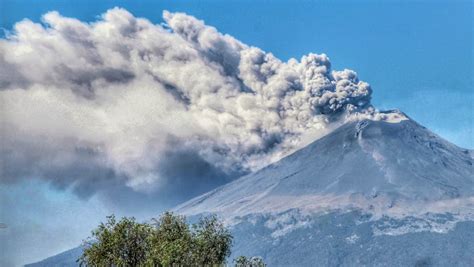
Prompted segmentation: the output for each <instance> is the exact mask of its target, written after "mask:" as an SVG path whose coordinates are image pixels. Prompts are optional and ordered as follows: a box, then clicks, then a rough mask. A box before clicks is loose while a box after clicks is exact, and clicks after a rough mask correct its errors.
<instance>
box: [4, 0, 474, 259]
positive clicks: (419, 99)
mask: <svg viewBox="0 0 474 267" xmlns="http://www.w3.org/2000/svg"><path fill="white" fill-rule="evenodd" d="M472 5H473V4H472V2H471V1H445V2H441V1H435V2H431V1H416V2H408V1H386V2H383V1H362V2H357V3H354V2H353V1H350V2H349V1H294V2H290V1H271V2H270V1H230V2H228V1H226V2H225V3H224V1H194V2H192V3H188V2H184V1H59V0H42V1H36V0H29V1H22V0H18V1H9V0H1V2H0V16H1V21H0V23H1V25H0V26H1V27H2V28H4V29H6V30H9V29H11V27H12V25H13V24H14V23H15V22H17V21H20V20H22V19H24V18H28V19H30V20H33V21H39V19H40V17H41V15H42V14H44V13H46V12H47V11H51V10H57V11H59V12H60V13H61V14H62V15H63V16H69V17H75V18H78V19H80V20H85V21H94V20H96V19H97V17H98V16H99V15H100V14H102V13H103V12H105V11H106V10H107V9H109V8H112V7H115V6H119V7H124V8H126V9H127V10H129V11H130V12H131V13H133V14H134V15H135V16H138V17H145V18H147V19H149V20H151V21H153V22H155V23H161V22H162V19H161V16H162V11H163V10H165V9H166V10H170V11H179V12H186V13H188V14H190V15H193V16H195V17H197V18H199V19H203V20H204V21H205V22H206V23H207V24H208V25H212V26H215V27H216V28H217V29H218V30H219V31H220V32H223V33H228V34H230V35H232V36H234V37H236V38H237V39H239V40H241V41H243V42H244V43H247V44H249V45H253V46H257V47H259V48H261V49H263V50H265V51H268V52H272V53H273V54H275V55H276V56H277V57H278V58H280V59H283V60H286V59H289V58H291V57H295V58H300V57H301V56H302V55H305V54H307V53H309V52H314V53H326V54H327V55H328V56H329V57H330V58H331V62H332V64H333V68H334V69H343V68H350V69H353V70H355V71H357V73H358V74H359V77H360V78H361V79H362V80H364V81H367V82H369V83H370V84H371V85H372V88H373V89H374V94H373V103H374V105H375V106H376V107H378V108H380V109H391V108H399V109H400V110H402V111H404V112H406V113H407V114H408V115H409V116H411V117H412V118H414V119H415V120H416V121H418V122H420V123H421V124H422V125H424V126H426V127H428V128H429V129H431V130H433V131H434V132H436V133H438V134H440V135H441V136H442V137H444V138H446V139H448V140H450V141H451V142H453V143H455V144H457V145H459V146H462V147H466V148H474V135H473V128H474V90H473V70H474V69H473V14H472V8H473V6H472ZM7 191H8V192H7ZM7 191H6V189H4V190H2V191H0V193H1V196H2V203H3V204H2V205H7V204H5V203H13V202H14V199H15V198H21V199H22V201H19V202H18V203H17V205H20V207H21V208H22V209H24V212H23V213H14V212H9V211H11V207H10V209H8V210H9V211H6V210H7V208H8V207H7V208H6V207H3V208H2V217H3V218H5V217H7V216H6V215H8V216H12V217H11V220H21V221H24V222H25V225H26V226H25V227H26V228H25V229H27V228H28V227H29V228H28V229H29V230H27V231H31V232H35V231H36V232H39V233H40V235H38V236H37V239H38V240H36V241H35V242H36V243H35V244H36V245H37V244H38V243H41V242H42V241H41V240H44V239H45V238H46V237H47V236H50V235H49V233H52V232H51V231H53V232H54V231H56V232H55V233H57V234H59V235H61V236H62V237H61V238H59V239H58V238H54V237H51V240H54V241H52V242H50V243H51V244H50V245H48V246H44V247H43V248H42V249H38V250H34V251H32V253H31V254H29V255H24V254H21V253H20V254H18V253H17V254H15V256H12V257H16V258H15V259H12V262H13V263H15V264H19V263H26V262H31V261H33V260H38V259H41V258H43V257H45V256H49V255H50V254H51V252H57V251H61V250H64V249H67V248H69V247H71V246H72V244H77V243H78V242H80V240H81V239H82V238H83V237H84V236H83V235H84V234H87V233H88V232H89V230H90V227H91V225H93V224H95V222H97V221H98V220H100V219H103V217H104V216H105V215H106V214H108V213H110V212H115V213H120V211H117V210H113V208H111V207H110V206H108V205H107V203H105V204H104V202H103V201H100V200H97V199H95V198H92V199H89V200H87V201H83V200H81V199H78V198H77V197H76V196H75V195H73V194H72V193H68V191H65V192H60V191H57V190H54V189H51V188H50V187H48V186H45V185H44V184H42V183H40V182H28V181H24V182H22V183H21V184H17V185H11V186H9V188H8V190H7ZM38 210H40V211H43V212H38ZM71 210H75V211H77V212H71ZM33 211H34V212H33ZM157 212H159V208H158V209H157ZM38 213H41V214H38ZM136 215H137V216H139V217H146V216H147V215H144V214H136ZM45 216H47V218H48V219H47V222H48V223H46V224H44V222H43V223H42V222H41V221H39V220H40V219H44V217H45ZM77 216H79V217H81V218H84V217H87V218H89V220H88V223H82V224H81V225H82V226H76V228H75V231H74V232H75V233H76V234H75V235H72V236H68V237H67V238H64V237H65V236H64V233H66V232H67V230H65V229H67V228H65V227H66V226H67V225H68V224H69V225H70V224H73V223H74V222H75V220H76V217H77ZM52 218H62V219H61V220H57V219H52ZM27 222H31V223H29V224H28V223H27ZM31 225H34V226H35V227H38V228H32V227H31ZM51 225H59V226H58V227H52V226H51ZM1 234H3V235H5V233H1ZM8 234H13V233H7V234H6V235H7V237H8ZM51 236H53V235H51ZM0 237H1V236H0ZM27 241H28V240H19V241H17V242H16V244H17V246H19V245H21V246H23V245H24V244H28V243H31V242H27ZM18 244H19V245H18Z"/></svg>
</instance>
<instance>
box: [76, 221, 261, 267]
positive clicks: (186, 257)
mask: <svg viewBox="0 0 474 267" xmlns="http://www.w3.org/2000/svg"><path fill="white" fill-rule="evenodd" d="M231 246H232V235H231V234H230V231H229V230H228V229H227V228H226V227H225V226H224V224H223V223H222V222H221V221H219V220H218V219H217V217H216V216H214V215H211V216H208V217H202V218H200V219H199V221H198V223H196V224H193V225H192V227H190V226H189V224H188V223H187V222H186V218H185V217H184V216H180V215H174V214H173V213H171V212H165V213H164V214H163V215H161V216H160V218H159V219H158V220H155V223H154V224H148V223H137V222H136V221H135V219H134V218H126V217H124V218H122V219H121V220H120V221H117V220H116V219H115V217H114V216H113V215H111V216H108V217H107V222H106V223H101V224H100V225H99V226H98V227H97V229H95V230H93V231H92V236H91V237H89V238H88V239H87V240H86V241H84V247H85V249H84V252H83V254H82V256H81V257H80V258H79V259H78V262H79V263H80V265H81V266H100V267H102V266H104V267H109V266H117V267H136V266H223V265H224V264H225V263H226V258H227V257H228V256H229V255H230V249H231ZM236 264H237V265H236V266H239V267H263V266H265V264H263V261H261V259H259V258H254V257H253V258H249V259H247V258H245V257H240V258H238V259H237V261H236Z"/></svg>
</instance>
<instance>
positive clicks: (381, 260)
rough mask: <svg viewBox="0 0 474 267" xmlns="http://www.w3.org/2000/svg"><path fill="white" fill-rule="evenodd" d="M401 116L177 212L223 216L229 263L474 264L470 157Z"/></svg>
mask: <svg viewBox="0 0 474 267" xmlns="http://www.w3.org/2000/svg"><path fill="white" fill-rule="evenodd" d="M400 117H401V119H399V120H395V121H389V120H370V119H359V120H353V121H350V122H348V123H346V124H344V125H342V126H341V127H339V128H338V129H336V130H335V131H333V132H331V133H330V134H328V135H326V136H325V137H323V138H321V139H319V140H316V141H315V142H313V143H312V144H310V145H308V146H306V147H305V148H302V149H300V150H298V151H296V152H295V153H293V154H291V155H289V156H287V157H285V158H283V159H281V160H280V161H278V162H276V163H273V164H271V165H269V166H267V167H265V168H263V169H260V170H259V171H256V172H254V173H251V174H248V175H246V176H243V177H241V178H239V179H237V180H234V181H233V182H230V183H228V184H226V185H224V186H221V187H219V188H217V189H214V190H212V191H210V192H208V193H206V194H204V195H201V196H199V197H196V198H194V199H191V200H189V201H188V202H186V203H183V204H182V205H179V206H178V207H176V208H175V209H174V211H175V212H177V213H180V214H184V215H187V216H188V217H189V218H194V217H197V216H200V215H204V214H208V213H214V214H217V215H218V216H220V217H221V218H223V219H224V221H225V222H226V224H227V225H229V227H230V228H231V229H232V232H233V235H234V238H235V239H234V247H233V248H234V249H233V252H232V253H233V255H232V256H231V258H233V257H235V256H238V255H246V256H252V255H258V256H261V257H263V258H264V260H265V262H266V263H268V265H269V266H447V265H455V266H472V265H474V253H472V252H473V251H474V175H473V155H474V153H473V151H472V150H467V149H462V148H459V147H457V146H455V145H453V144H451V143H449V142H447V141H445V140H443V139H442V138H440V137H439V136H437V135H436V134H434V133H432V132H431V131H429V130H428V129H426V128H425V127H423V126H421V125H419V124H418V123H416V122H415V121H413V120H411V119H410V118H408V117H407V116H405V115H403V114H401V116H400ZM49 260H50V262H54V257H53V258H50V259H49ZM51 260H52V261H51ZM41 264H42V265H41ZM41 264H40V265H36V266H49V265H48V263H47V262H46V263H45V262H43V263H41ZM45 264H46V265H45Z"/></svg>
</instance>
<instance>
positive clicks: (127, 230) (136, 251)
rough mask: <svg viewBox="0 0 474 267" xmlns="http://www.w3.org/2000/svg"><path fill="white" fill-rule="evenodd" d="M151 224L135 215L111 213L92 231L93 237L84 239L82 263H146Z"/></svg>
mask: <svg viewBox="0 0 474 267" xmlns="http://www.w3.org/2000/svg"><path fill="white" fill-rule="evenodd" d="M152 230H153V229H152V227H150V226H149V225H147V224H141V223H137V222H136V221H135V219H134V218H122V219H121V220H120V221H118V222H117V220H116V219H115V216H113V215H112V216H108V217H107V222H106V223H101V224H100V225H99V227H97V229H95V230H93V231H92V237H90V238H89V239H88V240H86V241H85V244H84V245H85V247H86V249H85V250H84V252H83V254H82V256H81V257H80V258H79V262H80V265H81V266H84V265H86V266H140V265H143V264H144V263H145V260H146V258H147V255H146V254H147V251H149V249H150V242H149V236H150V234H151V233H152Z"/></svg>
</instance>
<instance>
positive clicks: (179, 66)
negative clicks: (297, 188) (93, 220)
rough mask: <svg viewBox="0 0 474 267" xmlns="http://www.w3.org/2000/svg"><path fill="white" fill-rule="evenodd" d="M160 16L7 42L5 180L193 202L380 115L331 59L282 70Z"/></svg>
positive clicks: (65, 22) (312, 57)
mask: <svg viewBox="0 0 474 267" xmlns="http://www.w3.org/2000/svg"><path fill="white" fill-rule="evenodd" d="M163 18H164V21H165V23H163V24H162V25H155V24H152V23H151V22H150V21H148V20H146V19H142V18H136V17H134V16H133V15H132V14H130V13H129V12H127V11H126V10H124V9H120V8H114V9H111V10H109V11H107V12H106V13H105V14H103V15H102V17H101V19H100V20H99V21H97V22H94V23H84V22H81V21H79V20H76V19H73V18H65V17H62V16H61V15H60V14H58V13H57V12H50V13H47V14H45V15H44V16H43V18H42V20H43V23H42V24H38V23H33V22H31V21H29V20H23V21H21V22H19V23H17V24H16V25H15V27H14V31H13V32H12V33H9V34H8V35H7V37H6V39H2V40H0V95H1V100H2V110H1V114H2V116H1V125H2V130H1V133H2V146H1V149H2V151H1V153H2V159H1V160H2V166H3V172H2V177H1V179H2V181H3V182H4V183H11V182H15V181H17V180H18V179H25V178H31V177H34V178H41V179H45V180H46V181H50V182H51V183H52V184H54V185H55V186H57V187H58V188H72V190H74V191H75V192H77V193H78V194H79V195H81V196H84V197H88V196H90V195H91V194H94V193H96V192H106V191H107V190H112V189H113V190H116V191H117V192H122V191H123V190H129V191H133V192H167V193H166V194H178V193H177V192H178V191H179V192H180V194H182V195H183V197H188V196H190V195H195V194H197V193H200V192H202V191H205V190H208V189H210V188H212V187H215V186H216V185H219V184H222V183H224V182H226V181H228V180H231V179H233V178H235V177H237V176H239V175H241V174H244V173H246V172H248V171H251V170H253V169H257V168H260V167H262V166H264V165H265V164H268V163H269V162H272V161H274V160H277V159H279V158H280V157H282V156H284V155H286V154H288V153H290V152H292V151H294V150H295V149H298V148H300V147H301V146H302V145H304V144H305V143H307V141H308V140H312V139H314V138H316V137H317V136H320V135H322V134H324V133H325V132H327V131H328V130H330V129H331V127H332V125H336V124H337V122H340V121H341V120H344V118H347V116H349V115H351V114H356V113H374V112H376V111H374V109H373V108H372V106H371V104H370V98H371V92H372V91H371V88H370V86H369V85H368V84H367V83H365V82H363V81H359V79H358V77H357V74H356V73H355V72H354V71H351V70H347V69H346V70H343V71H332V70H331V64H330V61H329V58H328V57H327V56H326V55H324V54H322V55H317V54H308V55H306V56H303V57H302V58H301V60H299V61H298V60H296V59H290V60H289V61H288V62H282V61H281V60H279V59H278V58H276V57H275V56H273V55H272V54H271V53H266V52H264V51H262V50H261V49H259V48H256V47H251V46H248V45H246V44H243V43H242V42H240V41H238V40H236V39H235V38H233V37H232V36H230V35H227V34H222V33H219V32H218V31H217V30H216V29H215V28H213V27H210V26H207V25H205V24H204V22H203V21H201V20H197V19H196V18H194V17H192V16H188V15H185V14H182V13H170V12H166V11H165V12H164V14H163ZM305 140H306V141H305Z"/></svg>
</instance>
